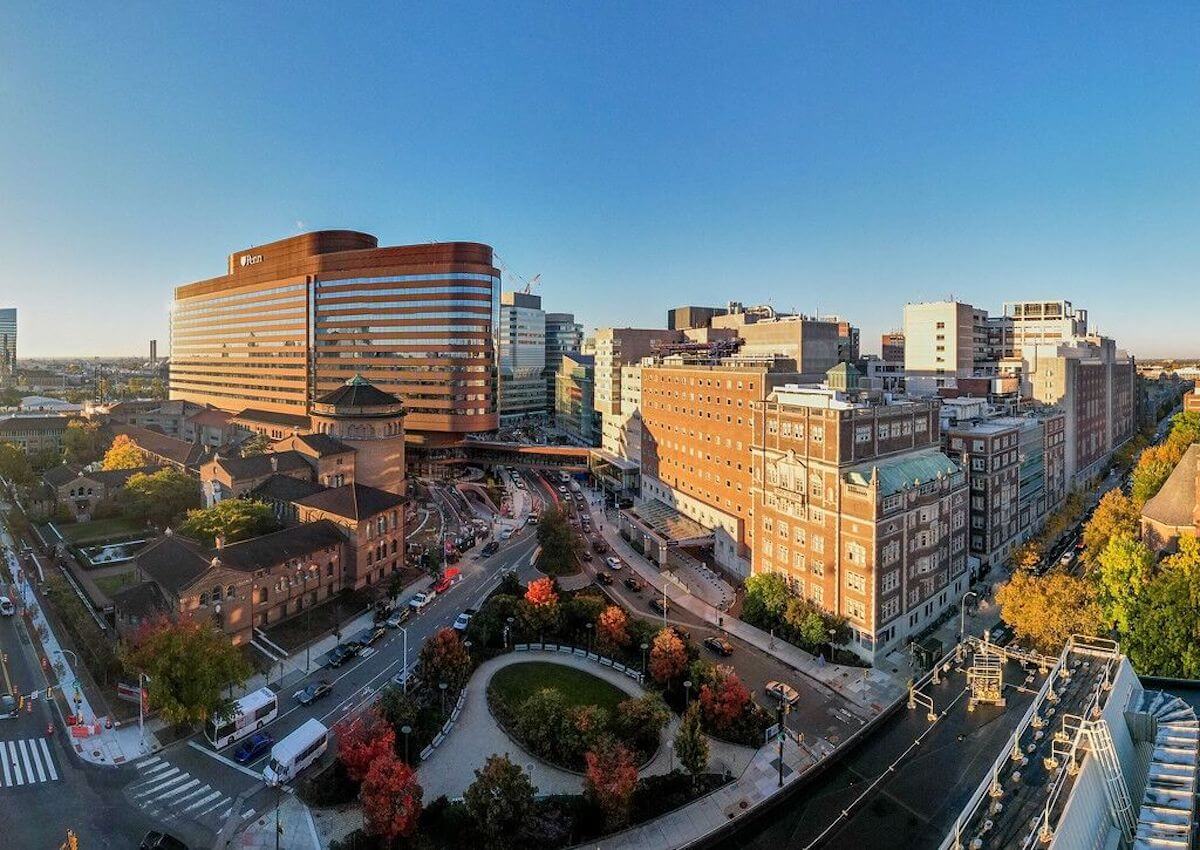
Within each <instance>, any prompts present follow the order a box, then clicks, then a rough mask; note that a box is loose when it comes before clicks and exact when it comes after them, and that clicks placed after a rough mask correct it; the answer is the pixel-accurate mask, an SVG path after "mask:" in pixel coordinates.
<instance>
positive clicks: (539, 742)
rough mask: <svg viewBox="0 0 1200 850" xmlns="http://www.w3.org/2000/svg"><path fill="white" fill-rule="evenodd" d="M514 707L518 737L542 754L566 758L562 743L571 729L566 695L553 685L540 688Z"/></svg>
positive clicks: (557, 758)
mask: <svg viewBox="0 0 1200 850" xmlns="http://www.w3.org/2000/svg"><path fill="white" fill-rule="evenodd" d="M517 709H518V710H517V712H516V718H515V723H516V730H515V731H516V733H517V737H519V738H520V739H521V741H522V742H523V743H524V744H525V745H526V746H527V747H529V749H530V750H532V751H533V752H534V753H536V754H537V755H539V756H541V757H542V758H545V759H549V760H550V761H555V762H559V763H564V762H566V761H569V759H568V758H567V755H568V753H567V748H566V746H565V744H566V741H567V738H568V737H569V736H570V734H571V732H570V728H569V726H570V720H569V718H568V715H567V701H566V698H565V697H564V696H563V695H562V694H561V693H560V692H559V691H557V690H555V689H554V688H539V689H538V690H536V691H534V692H533V693H532V694H530V695H529V696H528V697H526V699H525V701H524V702H522V703H521V705H520V706H518V707H517Z"/></svg>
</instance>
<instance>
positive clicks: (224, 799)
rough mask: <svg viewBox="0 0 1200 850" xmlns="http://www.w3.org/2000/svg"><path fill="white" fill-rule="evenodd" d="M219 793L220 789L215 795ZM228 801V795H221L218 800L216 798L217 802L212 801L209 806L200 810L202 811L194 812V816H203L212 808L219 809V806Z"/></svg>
mask: <svg viewBox="0 0 1200 850" xmlns="http://www.w3.org/2000/svg"><path fill="white" fill-rule="evenodd" d="M220 793H221V792H220V791H218V792H217V796H220ZM228 802H229V798H228V797H222V798H221V799H220V800H217V802H215V803H213V804H212V805H211V806H209V807H208V808H207V809H205V810H204V811H202V812H196V817H198V818H202V817H204V816H205V815H207V814H208V813H209V812H211V811H212V810H213V809H219V808H220V807H221V806H224V805H225V804H227V803H228Z"/></svg>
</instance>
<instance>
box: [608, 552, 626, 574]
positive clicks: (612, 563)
mask: <svg viewBox="0 0 1200 850" xmlns="http://www.w3.org/2000/svg"><path fill="white" fill-rule="evenodd" d="M604 563H606V564H608V568H609V569H610V570H612V571H613V572H616V571H617V570H619V569H621V567H623V566H625V565H624V564H622V563H621V559H620V558H616V557H612V556H610V557H607V558H605V559H604Z"/></svg>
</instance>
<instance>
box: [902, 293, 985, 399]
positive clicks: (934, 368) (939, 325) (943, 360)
mask: <svg viewBox="0 0 1200 850" xmlns="http://www.w3.org/2000/svg"><path fill="white" fill-rule="evenodd" d="M989 357H990V348H989V336H988V314H987V311H986V310H981V309H979V308H978V307H973V306H971V305H970V304H964V303H962V302H960V301H931V302H925V303H920V304H905V305H904V372H905V385H906V387H907V388H908V390H909V392H913V393H917V394H921V395H936V394H937V392H938V390H940V389H943V388H951V389H953V388H955V387H957V386H958V379H959V378H970V377H973V376H975V375H979V374H985V373H986V372H987V371H988V369H989V368H991V369H992V371H994V367H995V358H993V359H990V360H989Z"/></svg>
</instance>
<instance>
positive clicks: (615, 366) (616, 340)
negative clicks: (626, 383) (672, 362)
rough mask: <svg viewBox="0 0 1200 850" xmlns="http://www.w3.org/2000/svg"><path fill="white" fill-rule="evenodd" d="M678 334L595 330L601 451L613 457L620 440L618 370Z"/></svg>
mask: <svg viewBox="0 0 1200 850" xmlns="http://www.w3.org/2000/svg"><path fill="white" fill-rule="evenodd" d="M682 338H683V334H682V333H680V332H679V331H671V330H667V329H666V328H600V329H598V330H597V331H596V355H595V368H596V392H595V407H596V414H597V415H598V416H599V420H600V421H599V423H598V431H599V433H600V435H601V444H602V445H603V446H604V450H605V451H607V452H609V453H611V454H616V453H617V451H616V448H617V446H618V444H619V442H620V439H621V420H620V414H621V367H622V366H630V365H633V364H635V363H638V362H640V361H641V359H642V358H643V357H649V356H650V355H651V354H653V353H654V352H655V351H656V349H657V347H658V346H661V345H664V344H669V343H674V342H678V341H679V340H681V339H682Z"/></svg>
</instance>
